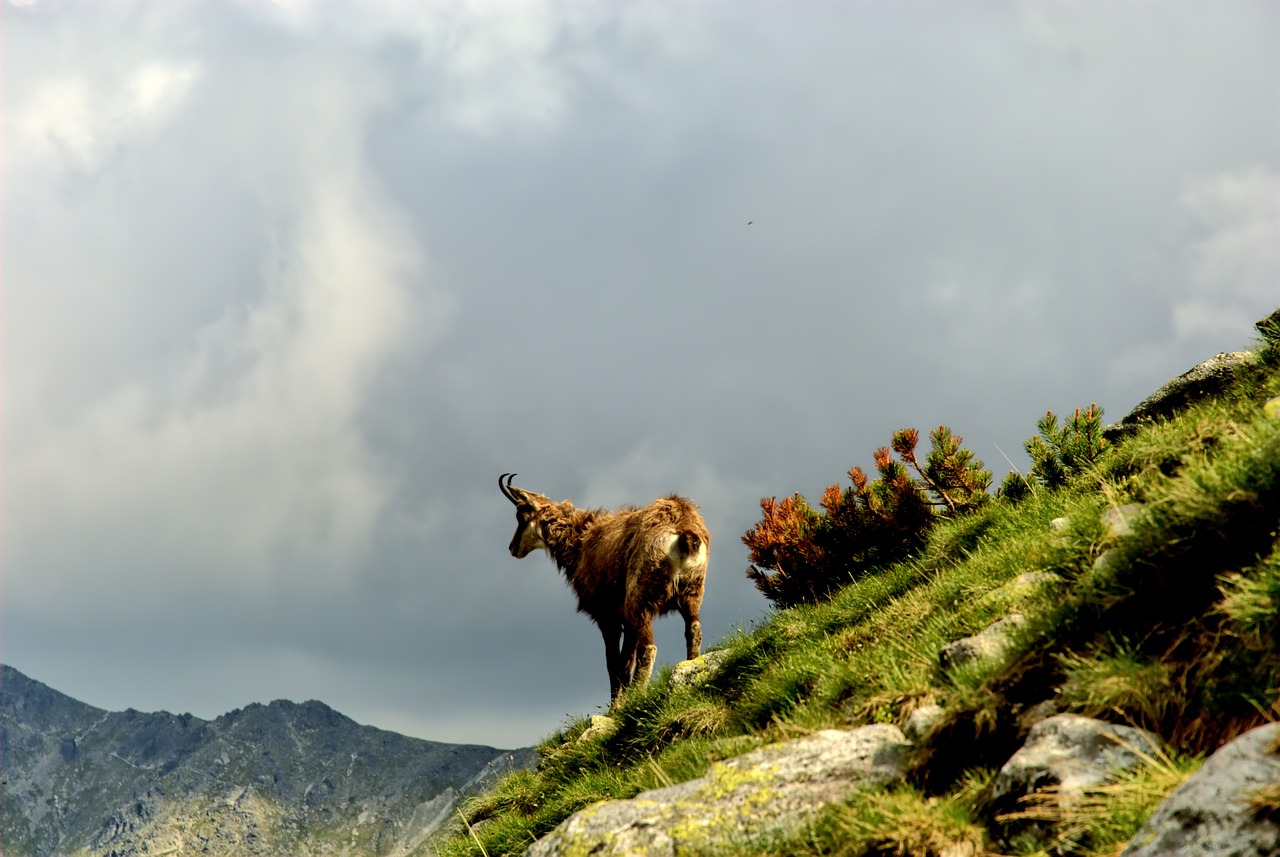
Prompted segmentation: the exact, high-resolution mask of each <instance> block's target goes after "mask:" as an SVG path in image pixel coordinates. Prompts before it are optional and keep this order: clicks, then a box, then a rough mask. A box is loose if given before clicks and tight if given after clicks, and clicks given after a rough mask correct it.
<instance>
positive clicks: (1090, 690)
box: [423, 347, 1280, 857]
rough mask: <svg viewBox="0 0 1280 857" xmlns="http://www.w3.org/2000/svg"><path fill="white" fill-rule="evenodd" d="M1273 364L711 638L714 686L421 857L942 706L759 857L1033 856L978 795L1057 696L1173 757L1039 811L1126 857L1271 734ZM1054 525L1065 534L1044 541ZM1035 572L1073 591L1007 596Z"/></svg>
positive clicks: (630, 700)
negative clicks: (1222, 750)
mask: <svg viewBox="0 0 1280 857" xmlns="http://www.w3.org/2000/svg"><path fill="white" fill-rule="evenodd" d="M1276 351H1277V349H1276V348H1274V347H1273V348H1271V349H1270V350H1264V352H1263V354H1264V360H1263V361H1262V362H1260V363H1259V365H1258V366H1257V367H1256V368H1255V369H1253V370H1247V371H1245V372H1244V373H1242V376H1241V378H1240V380H1239V382H1238V383H1237V384H1236V386H1235V387H1234V388H1232V389H1231V390H1229V391H1228V392H1227V393H1225V394H1223V395H1221V396H1219V397H1217V398H1215V399H1212V400H1208V401H1205V402H1202V403H1200V404H1198V405H1196V406H1194V407H1192V408H1190V409H1189V410H1187V411H1185V412H1183V413H1182V414H1180V415H1179V416H1178V417H1177V418H1175V419H1173V420H1171V421H1168V422H1161V423H1158V424H1155V425H1152V426H1149V427H1148V428H1146V429H1144V430H1143V431H1142V432H1141V433H1140V434H1138V435H1136V436H1134V437H1132V438H1131V439H1129V440H1128V441H1126V442H1125V443H1123V444H1122V445H1120V446H1118V447H1117V448H1115V449H1113V450H1112V451H1111V452H1110V453H1109V455H1107V456H1106V457H1104V458H1103V459H1102V461H1101V462H1100V463H1099V466H1098V467H1097V468H1096V469H1095V470H1094V471H1093V472H1091V473H1089V474H1086V475H1085V476H1084V477H1083V478H1080V479H1078V480H1077V481H1076V482H1075V483H1074V484H1073V485H1072V486H1071V487H1069V488H1065V489H1060V490H1057V491H1046V490H1043V489H1041V490H1038V491H1037V492H1036V493H1034V494H1033V495H1032V496H1031V497H1029V498H1028V499H1026V500H1023V501H1022V502H1020V503H1018V504H1017V505H1012V504H1009V503H1006V502H1004V501H997V502H994V503H992V504H989V505H988V507H987V508H986V509H985V510H984V511H982V512H980V513H977V514H975V515H972V516H970V517H967V518H963V519H961V520H957V521H952V522H948V523H946V524H943V525H941V526H938V527H937V528H935V530H934V531H933V533H932V535H931V538H930V541H929V543H928V545H927V547H926V549H925V550H924V551H923V552H922V554H921V555H919V556H917V557H916V558H914V559H912V560H910V561H908V562H905V563H901V564H899V565H896V566H893V567H890V568H887V569H884V570H882V571H879V572H877V573H875V574H872V575H869V576H867V577H865V578H863V579H861V580H859V581H858V582H857V583H854V584H852V585H850V586H849V587H847V588H845V589H844V590H843V591H841V592H840V593H839V594H837V595H836V596H835V597H834V598H833V599H831V600H830V601H828V602H825V603H822V604H819V605H815V606H812V607H803V608H795V609H790V610H784V611H780V612H778V613H776V614H774V615H773V616H772V617H771V618H770V619H769V621H767V622H765V623H764V624H762V625H761V626H760V627H758V628H756V629H754V630H752V631H750V632H740V633H737V634H734V635H733V636H732V637H731V638H730V639H728V640H723V641H721V643H720V648H723V649H725V650H726V651H727V662H726V663H725V664H724V666H723V667H722V668H721V669H719V670H718V671H716V672H715V674H714V675H713V676H712V678H711V679H710V680H709V681H707V682H706V683H704V684H702V685H700V686H698V687H696V688H682V689H678V690H673V689H671V688H670V687H669V685H668V681H667V678H668V674H664V675H662V676H659V677H658V678H657V680H655V681H654V682H653V684H652V685H651V686H650V687H649V688H648V689H647V690H645V691H643V692H633V693H632V694H631V695H629V696H628V697H627V698H625V700H624V701H623V702H622V704H621V705H620V708H619V710H618V711H615V712H614V714H615V716H616V717H617V720H618V722H619V728H618V730H617V731H616V732H615V733H614V734H613V735H611V736H610V737H608V738H606V739H605V740H603V741H598V740H597V741H590V742H584V743H583V744H578V743H576V742H575V739H576V738H577V736H578V735H580V734H581V733H582V732H583V731H584V730H585V728H586V726H587V722H586V721H582V722H579V723H576V724H574V725H572V726H570V727H568V728H567V729H565V730H564V731H563V732H561V733H559V734H556V735H553V736H552V737H550V738H549V739H547V740H546V741H545V742H544V743H543V745H542V747H541V748H540V749H541V752H542V754H543V759H542V762H541V765H540V767H539V769H538V770H537V771H536V772H525V773H518V774H515V775H513V776H510V777H508V778H507V779H506V780H504V781H503V782H501V783H500V784H499V786H498V787H497V788H496V789H495V790H494V791H492V792H491V793H489V794H487V795H485V796H483V797H480V798H477V799H474V800H472V801H471V802H470V803H469V804H468V806H467V807H466V810H465V812H466V821H467V822H468V824H469V825H470V829H466V828H463V829H460V830H459V831H458V832H457V833H456V834H455V835H453V836H451V837H450V838H447V839H445V840H442V841H439V842H437V843H435V844H433V845H432V846H430V847H429V848H428V849H426V850H424V851H423V853H426V854H431V853H438V854H441V855H459V854H482V853H483V854H488V855H494V857H496V855H499V854H519V853H521V852H522V851H523V850H524V849H525V848H526V847H527V846H528V845H529V843H531V842H532V841H533V840H534V839H535V838H537V837H539V836H541V835H542V834H544V833H546V832H547V831H549V830H551V829H552V828H553V827H555V826H556V825H557V824H558V823H559V822H560V821H562V820H563V819H565V818H566V817H567V816H568V815H570V814H571V813H573V812H575V811H576V810H578V809H581V808H582V807H585V806H587V805H589V804H591V803H593V802H595V801H598V800H602V799H607V798H618V797H629V796H631V795H634V794H636V793H637V792H639V791H642V790H645V789H650V788H655V787H658V786H661V785H666V784H669V783H671V782H678V781H682V780H686V779H690V778H693V777H697V776H700V775H702V774H703V773H704V772H706V770H707V769H708V767H709V765H710V763H711V762H712V761H714V760H718V759H724V758H728V757H731V756H734V755H738V754H740V753H743V752H746V751H748V750H750V749H753V748H755V747H757V746H760V745H761V744H764V743H769V742H773V741H778V740H784V739H787V738H792V737H796V736H799V735H803V734H806V733H808V732H811V731H814V730H817V729H822V728H828V727H835V728H850V727H856V726H859V725H862V724H866V723H876V722H888V723H896V724H899V725H902V724H903V723H905V721H906V719H907V717H908V716H909V715H910V714H911V712H912V711H913V710H914V709H916V708H918V707H920V706H922V705H926V704H930V703H937V704H940V705H942V706H943V707H944V709H945V715H944V717H943V719H942V721H941V722H940V723H939V724H938V725H937V726H936V727H935V728H934V730H933V731H932V732H931V733H930V735H929V736H927V737H926V738H925V739H924V740H923V741H922V742H921V747H920V750H919V753H918V756H917V759H916V762H915V765H914V768H913V771H912V773H911V775H910V778H909V784H907V785H903V786H901V787H898V788H896V789H893V790H890V791H887V792H875V793H868V794H864V795H863V796H861V797H859V798H856V799H855V800H854V801H852V802H851V803H850V804H848V805H845V806H841V807H836V808H834V809H832V810H831V811H829V812H828V813H826V814H825V815H824V816H823V817H822V818H821V819H820V820H819V821H818V822H816V823H815V824H814V825H812V826H811V828H810V829H808V830H806V831H805V832H804V834H803V835H802V836H800V837H797V838H796V839H795V840H794V841H790V842H785V843H781V844H779V843H777V842H773V843H769V844H764V843H762V844H761V846H760V853H761V854H847V855H861V854H937V853H941V852H942V850H943V849H944V848H947V847H948V846H950V845H956V844H961V843H963V844H964V846H962V847H967V848H968V853H973V854H982V853H993V854H994V853H1014V854H1037V853H1043V852H1039V851H1037V850H1036V846H1034V845H1032V844H1029V843H1019V842H1016V841H1015V842H1003V843H1001V842H998V841H997V840H996V839H995V836H994V828H993V825H992V823H991V819H990V818H989V813H988V811H987V807H986V805H985V798H986V794H987V791H988V787H989V784H990V782H991V779H992V777H993V776H994V773H995V771H996V770H997V769H998V768H999V766H1000V765H1001V764H1002V763H1003V762H1004V761H1005V760H1006V759H1007V758H1008V757H1009V755H1010V754H1011V753H1012V752H1013V751H1014V750H1015V749H1016V748H1017V747H1018V746H1019V745H1020V744H1021V741H1022V739H1023V738H1024V737H1025V734H1026V729H1027V728H1028V725H1027V715H1028V712H1029V710H1030V709H1031V708H1032V707H1033V706H1036V705H1037V704H1039V703H1042V702H1044V701H1045V700H1053V701H1054V704H1055V705H1056V707H1057V709H1058V710H1060V711H1072V712H1078V713H1081V714H1085V715H1089V716H1093V717H1101V718H1103V719H1108V720H1112V721H1116V722H1122V723H1130V724H1134V725H1138V726H1142V727H1144V728H1148V729H1152V730H1154V731H1156V732H1157V733H1159V734H1160V735H1161V736H1163V737H1164V739H1165V740H1166V741H1167V742H1168V746H1169V753H1168V755H1167V756H1166V757H1164V758H1161V759H1153V760H1151V764H1150V765H1149V766H1147V767H1146V768H1144V769H1143V770H1140V771H1138V772H1135V773H1134V774H1132V775H1130V776H1127V777H1125V778H1124V779H1123V780H1122V781H1121V782H1119V783H1116V784H1114V785H1111V786H1108V787H1106V789H1105V790H1104V791H1102V792H1100V793H1099V794H1097V795H1096V796H1094V798H1093V799H1091V800H1088V801H1085V802H1084V803H1083V804H1082V805H1079V806H1077V807H1075V808H1074V809H1073V810H1071V813H1070V817H1063V816H1061V815H1055V814H1054V813H1053V812H1052V811H1050V809H1051V808H1045V807H1039V808H1037V807H1035V806H1029V807H1028V812H1030V813H1032V814H1036V813H1039V814H1040V815H1047V821H1048V822H1049V823H1051V824H1053V825H1054V831H1055V833H1056V834H1058V835H1059V836H1060V837H1061V839H1060V847H1062V848H1065V849H1066V850H1067V851H1069V852H1070V853H1082V854H1098V855H1102V854H1114V853H1116V852H1117V851H1118V850H1119V848H1120V847H1121V846H1122V844H1123V843H1124V841H1125V840H1126V839H1127V838H1128V837H1129V836H1131V835H1132V834H1133V832H1134V831H1136V829H1137V827H1138V826H1139V825H1140V824H1141V823H1142V821H1143V820H1145V818H1146V816H1147V815H1148V814H1149V813H1150V811H1151V810H1152V809H1154V807H1155V805H1156V804H1157V803H1158V802H1159V800H1160V799H1161V798H1162V797H1163V796H1164V795H1165V794H1167V793H1168V791H1169V790H1171V789H1172V788H1173V787H1174V786H1175V785H1177V783H1178V782H1180V781H1181V779H1183V778H1184V777H1185V776H1186V775H1187V774H1188V773H1190V772H1191V771H1192V770H1194V769H1195V768H1196V767H1197V766H1198V764H1199V761H1200V760H1201V759H1202V758H1203V757H1204V755H1206V754H1208V753H1210V752H1211V751H1212V750H1213V749H1215V748H1216V747H1217V746H1220V745H1221V744H1222V743H1224V742H1225V741H1227V740H1229V739H1230V738H1232V737H1234V736H1235V735H1237V734H1239V733H1240V732H1243V731H1245V730H1247V729H1249V728H1251V727H1253V726H1255V725H1258V724H1259V723H1262V722H1264V721H1266V720H1270V719H1280V700H1278V698H1277V688H1280V643H1277V635H1276V634H1275V631H1276V628H1277V625H1278V624H1280V619H1278V617H1280V550H1277V537H1276V532H1277V527H1278V526H1280V478H1278V477H1280V433H1278V432H1277V427H1278V426H1280V422H1278V421H1277V420H1275V419H1272V418H1269V417H1267V416H1266V415H1264V413H1263V408H1262V405H1263V403H1264V402H1265V401H1266V400H1267V399H1269V398H1271V397H1275V396H1277V395H1280V370H1278V369H1277V368H1276V364H1277V363H1278V362H1280V360H1277V359H1276V357H1277V355H1276ZM1128 502H1142V503H1144V504H1146V509H1147V514H1146V516H1145V517H1144V518H1143V519H1142V520H1140V521H1138V522H1137V523H1136V524H1135V525H1134V534H1133V535H1132V536H1131V537H1129V538H1126V539H1123V540H1120V541H1115V540H1109V537H1108V536H1107V535H1106V529H1105V527H1104V526H1103V525H1102V523H1101V522H1100V520H1099V517H1100V515H1101V513H1102V512H1103V511H1104V510H1105V509H1106V508H1107V507H1108V506H1116V505H1120V504H1122V503H1128ZM1061 516H1065V517H1067V518H1069V520H1070V525H1069V526H1068V528H1067V529H1066V530H1065V531H1063V532H1060V533H1053V532H1051V531H1050V527H1049V521H1050V520H1051V519H1053V518H1056V517H1061ZM1109 549H1110V550H1111V553H1110V554H1109V555H1108V556H1109V560H1108V561H1104V562H1102V563H1098V562H1097V559H1098V557H1099V556H1100V555H1101V554H1102V553H1103V552H1104V551H1107V550H1109ZM1031 570H1042V571H1048V572H1052V573H1054V574H1056V575H1058V576H1060V577H1061V578H1062V579H1063V583H1062V584H1061V585H1059V586H1057V587H1049V588H1041V589H1034V588H1025V587H1015V586H1009V585H1007V584H1009V583H1010V581H1012V580H1013V579H1014V578H1016V577H1017V576H1018V575H1020V574H1022V573H1023V572H1026V571H1031ZM1014 610H1017V611H1019V612H1022V613H1024V614H1026V615H1028V616H1029V617H1030V622H1028V623H1027V625H1026V626H1025V627H1024V631H1023V632H1022V637H1021V639H1020V641H1019V643H1018V644H1017V646H1016V647H1015V649H1014V650H1013V651H1012V652H1010V653H1009V654H1008V655H1006V656H1005V657H1003V658H1001V659H1000V660H999V661H997V662H990V663H987V664H985V665H983V666H980V667H967V668H963V669H959V670H955V671H951V672H944V671H942V670H941V669H940V667H939V666H938V651H939V649H940V648H941V647H942V646H943V645H945V644H946V643H948V642H950V641H952V640H955V639H958V638H960V637H963V636H967V635H969V634H972V633H975V632H977V631H979V630H981V629H982V628H983V627H985V626H986V625H987V624H988V623H990V622H992V621H994V620H995V619H998V618H1000V617H1001V616H1004V615H1007V614H1008V613H1009V612H1011V611H1014ZM460 827H461V825H460ZM1062 842H1070V843H1072V844H1070V845H1061V843H1062ZM960 853H965V852H964V851H961V852H960Z"/></svg>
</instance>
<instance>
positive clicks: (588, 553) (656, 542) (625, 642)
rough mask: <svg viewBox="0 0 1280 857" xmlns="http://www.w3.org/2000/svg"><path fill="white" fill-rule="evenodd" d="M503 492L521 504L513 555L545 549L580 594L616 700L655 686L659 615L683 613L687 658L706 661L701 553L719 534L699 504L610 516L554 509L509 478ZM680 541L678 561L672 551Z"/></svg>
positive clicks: (665, 502) (565, 505)
mask: <svg viewBox="0 0 1280 857" xmlns="http://www.w3.org/2000/svg"><path fill="white" fill-rule="evenodd" d="M504 476H506V474H504ZM499 486H500V487H502V488H503V493H504V494H506V495H507V497H508V499H510V500H511V501H512V502H513V503H514V504H515V506H516V534H515V536H514V537H513V538H512V540H511V555H512V556H515V557H524V556H527V555H528V554H529V553H530V552H531V551H533V550H536V549H538V548H540V547H543V548H545V549H546V551H547V553H549V554H550V555H551V558H552V559H553V560H555V563H556V565H557V566H559V567H560V569H561V571H563V572H564V576H565V578H566V579H567V580H568V582H569V585H570V586H571V587H573V591H574V592H575V593H576V594H577V596H578V611H579V612H581V613H585V614H587V615H588V616H589V617H591V620H592V621H593V622H595V623H596V625H597V626H598V627H599V628H600V633H601V635H602V636H603V637H604V644H605V661H606V665H607V666H608V670H609V691H610V699H611V700H614V699H617V697H618V694H619V693H620V692H621V690H622V689H623V688H624V687H627V686H628V685H630V684H635V685H638V686H641V687H643V686H644V685H645V684H647V683H648V681H649V675H650V673H651V672H652V670H653V662H654V658H655V656H656V654H657V647H656V646H655V645H654V644H653V620H654V619H656V618H657V617H658V616H662V615H664V614H666V613H670V612H671V611H672V610H678V611H680V615H681V616H683V617H684V623H685V643H686V647H687V654H688V656H689V657H690V658H695V657H697V656H698V654H699V653H700V652H701V651H702V624H701V622H700V621H699V619H698V610H699V608H700V607H701V605H702V594H703V589H704V587H705V584H706V574H707V563H706V559H707V553H706V552H705V551H704V552H702V553H701V554H700V553H699V549H700V548H702V547H704V546H706V547H708V548H709V547H710V544H711V535H710V533H708V532H707V527H706V524H704V523H703V521H702V516H701V515H699V514H698V507H697V506H696V505H694V503H693V502H692V501H690V500H687V499H685V498H684V497H678V496H676V495H674V494H673V495H671V496H670V497H664V498H662V499H659V500H655V501H653V502H652V503H650V504H649V505H648V506H645V507H644V508H641V509H637V508H635V507H632V506H628V507H625V508H623V509H620V510H618V511H617V512H610V511H607V510H604V509H578V508H575V507H574V505H573V503H572V502H571V501H569V500H565V501H564V502H562V503H553V502H551V501H550V500H549V499H548V498H547V497H545V496H543V495H542V494H535V493H533V492H532V491H525V490H524V489H522V488H516V487H515V486H512V485H511V484H510V480H509V479H508V482H507V484H506V485H503V484H502V480H501V478H500V479H499ZM508 492H510V493H508ZM672 536H674V537H675V538H676V541H675V542H674V545H673V547H674V548H675V551H674V552H675V553H676V555H677V558H676V560H673V559H672V558H671V557H670V556H669V555H668V552H667V545H668V543H669V542H670V539H671V537H672Z"/></svg>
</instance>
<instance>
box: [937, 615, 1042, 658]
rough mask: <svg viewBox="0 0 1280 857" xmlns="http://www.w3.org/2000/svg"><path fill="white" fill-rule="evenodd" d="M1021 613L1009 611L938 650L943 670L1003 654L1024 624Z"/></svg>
mask: <svg viewBox="0 0 1280 857" xmlns="http://www.w3.org/2000/svg"><path fill="white" fill-rule="evenodd" d="M1026 621H1027V618H1026V617H1025V616H1023V615H1022V614H1021V613H1011V614H1009V615H1008V616H1005V617H1004V618H1003V619H997V620H996V621H995V622H992V623H991V624H990V625H988V626H987V627H985V628H983V629H982V630H981V631H979V632H978V633H976V634H974V635H973V636H972V637H964V638H962V639H959V640H956V641H955V642H953V643H948V644H947V645H945V646H943V647H942V650H941V651H939V652H938V662H939V663H940V664H941V665H942V668H943V669H944V670H949V669H955V668H956V667H959V666H964V665H965V664H968V663H972V662H974V661H978V660H983V659H986V658H995V657H999V656H1000V655H1001V654H1003V653H1004V652H1005V651H1006V650H1007V649H1008V648H1009V646H1011V645H1012V644H1013V635H1014V634H1015V633H1016V632H1017V630H1018V629H1019V628H1021V627H1022V626H1023V625H1025V624H1026Z"/></svg>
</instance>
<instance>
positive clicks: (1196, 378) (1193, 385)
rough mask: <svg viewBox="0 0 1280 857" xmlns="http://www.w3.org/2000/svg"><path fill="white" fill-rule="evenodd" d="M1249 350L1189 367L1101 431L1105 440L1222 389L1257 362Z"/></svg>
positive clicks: (1126, 434)
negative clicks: (1119, 419)
mask: <svg viewBox="0 0 1280 857" xmlns="http://www.w3.org/2000/svg"><path fill="white" fill-rule="evenodd" d="M1257 360H1258V355H1256V354H1254V353H1253V352H1252V351H1233V352H1230V353H1227V354H1219V355H1217V356H1216V357H1211V358H1209V359H1208V360H1206V361H1204V362H1203V363H1200V364H1199V365H1197V366H1194V367H1192V368H1191V369H1189V370H1187V371H1186V372H1184V373H1182V374H1181V375H1179V376H1178V377H1177V378H1174V379H1173V380H1172V381H1170V382H1169V383H1167V384H1165V385H1164V386H1163V387H1161V388H1160V389H1159V390H1156V391H1155V392H1154V393H1152V394H1151V395H1150V396H1147V398H1145V399H1143V400H1142V401H1141V402H1139V403H1138V406H1137V407H1136V408H1134V409H1133V410H1132V411H1130V412H1129V413H1128V414H1127V415H1126V416H1125V418H1124V419H1122V420H1121V421H1120V422H1118V423H1115V424H1113V425H1109V426H1107V427H1106V428H1105V429H1103V430H1102V436H1103V437H1105V438H1106V439H1107V440H1110V441H1116V440H1120V439H1123V438H1125V437H1128V436H1129V435H1131V434H1133V433H1134V432H1135V431H1137V430H1138V429H1139V428H1140V427H1141V426H1142V425H1143V424H1144V423H1148V422H1151V421H1153V420H1156V419H1165V418H1168V417H1171V416H1173V415H1174V414H1176V413H1177V412H1178V411H1180V410H1182V409H1184V408H1186V407H1188V406H1190V405H1192V404H1194V403H1195V402H1197V401H1199V400H1200V399H1203V398H1205V397H1206V396H1210V395H1213V394H1214V393H1218V392H1221V391H1222V390H1224V389H1226V387H1227V385H1229V384H1230V383H1231V382H1232V381H1233V380H1235V376H1236V373H1237V372H1238V371H1239V370H1240V369H1241V367H1244V366H1249V365H1252V364H1253V363H1255V362H1257Z"/></svg>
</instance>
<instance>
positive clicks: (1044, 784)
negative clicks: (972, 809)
mask: <svg viewBox="0 0 1280 857" xmlns="http://www.w3.org/2000/svg"><path fill="white" fill-rule="evenodd" d="M1158 747H1159V739H1158V738H1156V737H1155V736H1154V735H1152V734H1151V733H1150V732H1146V731H1144V730H1141V729H1135V728H1133V727H1131V726H1118V725H1116V724H1114V723H1107V722H1105V721H1102V720H1094V719H1092V718H1090V717H1081V716H1080V715H1078V714H1056V715H1054V716H1052V717H1047V718H1045V719H1044V720H1041V721H1040V722H1039V723H1037V724H1036V725H1035V726H1033V727H1031V732H1030V733H1029V734H1028V735H1027V740H1026V743H1024V744H1023V745H1022V748H1021V749H1020V750H1018V752H1016V753H1014V754H1013V756H1012V757H1010V759H1009V761H1008V762H1006V763H1005V764H1004V767H1002V768H1001V769H1000V772H999V773H998V774H996V778H995V781H994V783H993V784H992V793H991V808H992V811H993V814H994V815H995V816H996V817H997V819H998V818H999V816H1001V815H1004V814H1006V813H1013V812H1017V811H1019V810H1022V809H1026V808H1027V807H1026V804H1025V802H1024V801H1022V800H1021V799H1022V798H1024V797H1026V796H1027V795H1031V794H1034V793H1037V792H1044V791H1045V790H1046V789H1050V788H1053V789H1055V790H1056V793H1055V795H1054V797H1053V798H1052V802H1056V803H1057V804H1058V805H1059V806H1069V805H1070V804H1071V803H1072V802H1073V801H1075V800H1076V799H1078V798H1079V797H1080V796H1081V795H1082V794H1084V792H1085V791H1087V790H1088V789H1089V788H1091V787H1093V786H1097V785H1100V784H1102V783H1104V782H1106V781H1108V780H1110V779H1112V778H1113V777H1114V776H1115V775H1116V774H1118V773H1121V772H1123V771H1127V770H1131V769H1133V768H1135V767H1137V766H1138V765H1139V764H1140V763H1141V761H1142V756H1143V755H1147V756H1150V755H1153V754H1155V753H1157V752H1158ZM1003 828H1004V832H1005V835H1006V838H1009V837H1012V836H1013V835H1016V834H1024V833H1027V832H1030V833H1031V834H1032V835H1037V834H1038V833H1039V832H1040V831H1041V829H1042V828H1040V827H1039V826H1037V825H1036V824H1035V822H1029V821H1026V820H1021V819H1011V820H1008V821H1006V822H1005V823H1004V824H1003Z"/></svg>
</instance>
